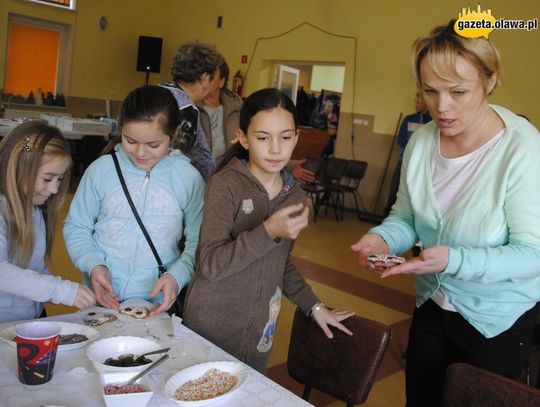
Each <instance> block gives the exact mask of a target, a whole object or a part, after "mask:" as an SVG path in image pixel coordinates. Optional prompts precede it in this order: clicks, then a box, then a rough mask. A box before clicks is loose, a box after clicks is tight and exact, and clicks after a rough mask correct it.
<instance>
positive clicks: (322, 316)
mask: <svg viewBox="0 0 540 407" xmlns="http://www.w3.org/2000/svg"><path fill="white" fill-rule="evenodd" d="M353 315H354V312H352V311H346V310H341V311H340V310H332V311H330V310H329V309H328V308H326V307H325V306H324V305H322V304H320V305H319V307H318V309H315V310H313V312H312V314H311V316H312V317H313V319H314V320H315V322H316V323H317V324H318V325H319V326H320V327H321V329H322V330H323V332H324V334H325V335H326V337H327V338H329V339H332V338H333V337H334V334H332V331H331V330H330V328H328V325H332V326H335V327H336V328H338V329H339V330H340V331H343V332H345V333H346V334H347V335H352V334H353V333H352V332H351V331H349V330H348V329H347V327H346V326H345V325H343V324H341V323H340V321H343V320H344V319H347V318H349V317H351V316H353Z"/></svg>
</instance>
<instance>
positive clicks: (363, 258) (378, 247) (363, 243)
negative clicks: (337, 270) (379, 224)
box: [351, 233, 388, 269]
mask: <svg viewBox="0 0 540 407" xmlns="http://www.w3.org/2000/svg"><path fill="white" fill-rule="evenodd" d="M351 249H352V251H353V252H356V253H357V255H358V264H359V265H360V266H362V267H365V268H368V269H374V268H375V266H374V264H373V263H371V262H370V261H368V260H367V257H368V256H369V255H370V254H388V245H387V244H386V242H385V241H384V240H383V238H382V237H381V236H380V235H378V234H376V233H368V234H366V235H364V236H362V238H361V239H360V240H359V241H358V242H356V243H355V244H353V245H352V246H351Z"/></svg>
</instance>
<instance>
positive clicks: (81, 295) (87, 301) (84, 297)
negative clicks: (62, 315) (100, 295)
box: [73, 284, 96, 310]
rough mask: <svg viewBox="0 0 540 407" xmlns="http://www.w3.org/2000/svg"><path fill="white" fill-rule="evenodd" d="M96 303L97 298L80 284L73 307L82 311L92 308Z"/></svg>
mask: <svg viewBox="0 0 540 407" xmlns="http://www.w3.org/2000/svg"><path fill="white" fill-rule="evenodd" d="M95 303H96V296H95V295H94V293H93V292H92V290H90V289H89V288H88V287H86V286H84V285H82V284H79V288H78V289H77V295H76V296H75V302H74V303H73V305H74V306H75V307H77V308H79V309H80V310H83V309H86V308H90V307H91V306H92V305H94V304H95Z"/></svg>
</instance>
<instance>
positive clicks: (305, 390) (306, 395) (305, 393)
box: [302, 386, 311, 401]
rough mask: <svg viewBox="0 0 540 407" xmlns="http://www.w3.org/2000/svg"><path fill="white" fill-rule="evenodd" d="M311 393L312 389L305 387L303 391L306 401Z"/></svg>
mask: <svg viewBox="0 0 540 407" xmlns="http://www.w3.org/2000/svg"><path fill="white" fill-rule="evenodd" d="M310 393H311V389H310V388H309V387H307V386H306V387H304V392H303V393H302V398H303V399H304V400H306V401H308V399H309V394H310Z"/></svg>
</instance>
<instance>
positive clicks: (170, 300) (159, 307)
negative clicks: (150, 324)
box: [148, 274, 180, 317]
mask: <svg viewBox="0 0 540 407" xmlns="http://www.w3.org/2000/svg"><path fill="white" fill-rule="evenodd" d="M178 288H179V287H178V283H177V282H176V278H174V276H173V275H171V274H164V275H162V276H161V277H160V278H159V280H158V281H157V282H156V285H155V286H154V288H153V289H152V291H151V292H150V297H155V296H156V295H158V294H159V292H160V291H161V293H162V294H163V300H162V303H161V304H156V306H155V307H153V308H152V309H151V310H150V312H149V313H148V316H150V317H151V316H152V315H157V314H159V313H160V312H161V311H167V310H168V309H169V308H171V306H172V305H173V304H174V302H175V301H176V297H178V293H179V291H180V290H179V289H178Z"/></svg>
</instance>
